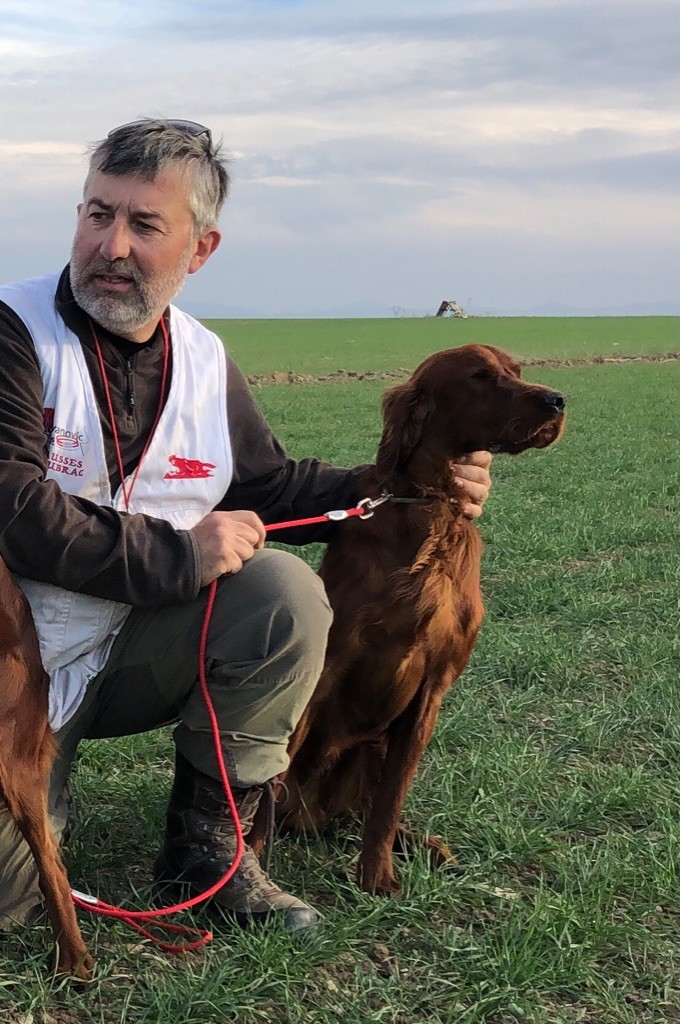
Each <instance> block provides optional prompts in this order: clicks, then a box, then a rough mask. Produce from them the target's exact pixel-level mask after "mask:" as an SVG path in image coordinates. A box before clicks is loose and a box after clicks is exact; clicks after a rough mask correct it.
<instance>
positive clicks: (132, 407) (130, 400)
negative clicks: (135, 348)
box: [125, 356, 135, 416]
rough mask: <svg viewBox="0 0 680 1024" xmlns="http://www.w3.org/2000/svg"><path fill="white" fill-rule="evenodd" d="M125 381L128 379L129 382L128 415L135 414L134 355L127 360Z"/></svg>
mask: <svg viewBox="0 0 680 1024" xmlns="http://www.w3.org/2000/svg"><path fill="white" fill-rule="evenodd" d="M125 381H126V384H127V389H126V398H127V408H128V416H134V413H135V389H134V384H133V374H132V356H129V357H128V358H127V359H126V360H125Z"/></svg>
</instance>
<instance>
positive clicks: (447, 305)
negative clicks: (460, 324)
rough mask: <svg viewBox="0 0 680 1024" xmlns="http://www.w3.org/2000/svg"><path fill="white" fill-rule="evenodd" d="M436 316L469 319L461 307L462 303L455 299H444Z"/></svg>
mask: <svg viewBox="0 0 680 1024" xmlns="http://www.w3.org/2000/svg"><path fill="white" fill-rule="evenodd" d="M435 316H459V317H462V318H463V319H465V318H466V317H467V313H466V312H465V310H464V309H463V307H462V306H461V304H460V302H456V300H455V299H444V301H443V302H442V303H441V305H440V306H439V309H438V310H437V312H436V313H435Z"/></svg>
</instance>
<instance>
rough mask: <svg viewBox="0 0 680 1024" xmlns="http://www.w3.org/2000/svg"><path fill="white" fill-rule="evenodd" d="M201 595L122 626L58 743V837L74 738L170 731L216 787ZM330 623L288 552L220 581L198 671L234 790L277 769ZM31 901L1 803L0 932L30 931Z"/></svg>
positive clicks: (32, 885)
mask: <svg viewBox="0 0 680 1024" xmlns="http://www.w3.org/2000/svg"><path fill="white" fill-rule="evenodd" d="M207 593H208V591H207V590H203V591H202V592H201V594H200V595H199V597H198V598H196V600H195V601H191V602H187V603H186V604H181V605H169V606H168V607H165V608H154V609H134V610H133V611H132V612H131V613H130V615H129V616H128V618H127V620H126V622H125V625H124V626H123V629H122V631H121V633H120V634H119V636H118V637H117V639H116V641H115V643H114V646H113V648H112V651H111V655H110V657H109V659H108V662H107V664H106V666H105V667H104V669H103V670H102V672H100V673H99V675H98V676H96V677H95V678H94V679H93V680H92V682H91V683H90V685H89V687H88V689H87V693H86V696H85V699H84V701H83V703H82V704H81V706H80V707H79V708H78V710H77V712H76V714H75V715H74V716H73V718H71V719H70V721H69V722H67V723H66V725H65V726H63V728H62V729H61V730H60V731H59V732H58V733H57V736H56V740H57V747H58V754H57V758H56V760H55V764H54V767H53V771H52V776H51V784H50V797H49V810H50V820H51V822H52V825H53V828H54V830H55V832H56V834H57V835H58V836H61V834H62V832H63V830H64V828H65V826H66V822H67V817H68V799H67V788H66V783H67V782H68V778H69V775H70V771H71V765H72V763H73V759H74V756H75V753H76V749H77V747H78V743H79V742H80V740H81V739H99V738H104V737H109V736H128V735H131V734H132V733H139V732H146V731H148V730H150V729H157V728H159V727H160V726H162V725H167V724H169V723H172V722H176V723H177V725H176V727H175V730H174V739H175V743H176V745H177V748H178V749H179V751H180V752H181V753H182V754H183V755H184V757H185V758H186V759H187V760H188V761H189V762H190V763H191V764H193V765H194V767H195V768H198V769H199V770H200V771H202V772H204V773H205V774H207V775H211V776H213V777H215V778H219V771H218V768H217V764H216V760H215V752H214V747H213V739H212V734H211V731H210V724H209V720H208V715H207V712H206V709H205V705H204V702H203V697H202V695H201V691H200V687H199V685H198V645H199V638H200V633H201V626H202V622H203V614H204V611H205V605H206V600H207ZM330 623H331V611H330V608H329V606H328V602H327V600H326V595H325V592H324V589H323V585H322V583H321V581H320V580H319V578H318V577H317V576H316V575H315V574H314V573H313V572H312V570H311V569H310V568H309V567H308V566H307V565H306V564H305V563H304V562H303V561H301V559H299V558H296V557H295V556H294V555H291V554H288V553H287V552H284V551H277V550H272V549H265V550H263V551H258V552H256V553H255V555H254V556H253V558H252V559H250V560H249V561H248V562H246V563H244V566H243V568H242V569H241V570H240V572H238V573H236V574H235V575H233V576H228V577H225V578H223V579H221V580H220V583H219V586H218V590H217V597H216V601H215V607H214V610H213V615H212V620H211V625H210V631H209V633H208V644H207V651H206V668H207V679H208V688H209V691H210V695H211V698H212V701H213V705H214V708H215V712H216V714H217V720H218V723H219V727H220V735H221V740H222V751H223V754H224V759H225V763H226V765H227V771H228V773H229V777H230V781H231V782H232V784H235V785H238V786H239V787H248V786H251V785H256V784H258V783H262V782H265V781H266V780H267V779H270V778H272V777H273V776H274V775H278V774H279V773H280V772H282V771H283V770H284V769H285V768H286V767H287V765H288V756H287V753H286V748H287V744H288V739H289V737H290V735H291V733H292V731H293V729H294V728H295V725H296V723H297V721H298V719H299V718H300V716H301V714H302V712H303V710H304V708H305V706H306V705H307V702H308V701H309V698H310V696H311V694H312V691H313V689H314V686H315V685H316V682H317V680H318V678H319V675H320V673H321V668H322V665H323V658H324V651H325V646H326V638H327V635H328V630H329V627H330ZM159 841H160V837H159ZM41 901H42V895H41V893H40V890H39V887H38V880H37V873H36V871H35V866H34V862H33V858H32V856H31V853H30V851H29V849H28V847H27V845H26V843H25V842H24V840H23V839H22V837H21V836H20V834H19V833H18V831H17V829H16V827H15V825H14V822H13V821H12V819H11V818H10V816H9V814H8V812H7V810H6V808H4V807H3V806H2V805H0V929H3V928H5V929H6V928H9V927H11V926H12V925H13V924H17V923H22V922H26V921H29V920H30V919H31V916H32V914H33V913H34V912H35V911H36V910H37V909H39V908H40V904H41Z"/></svg>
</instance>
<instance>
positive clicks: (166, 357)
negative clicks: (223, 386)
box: [87, 317, 170, 512]
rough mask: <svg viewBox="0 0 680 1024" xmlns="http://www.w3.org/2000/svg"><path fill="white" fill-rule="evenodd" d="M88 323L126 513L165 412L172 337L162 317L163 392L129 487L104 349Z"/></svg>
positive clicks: (160, 321)
mask: <svg viewBox="0 0 680 1024" xmlns="http://www.w3.org/2000/svg"><path fill="white" fill-rule="evenodd" d="M87 322H88V323H89V325H90V330H91V331H92V337H93V339H94V347H95V351H96V353H97V360H98V361H99V372H100V373H101V376H102V384H103V386H104V394H105V396H106V409H107V412H108V414H109V421H110V423H111V433H112V434H113V447H114V450H115V452H116V461H117V463H118V473H119V474H120V486H121V490H122V492H123V501H124V503H125V511H126V512H129V511H130V500H131V498H132V490H133V488H134V486H135V484H136V482H137V476H138V475H139V471H140V469H141V467H142V462H143V461H144V459H145V457H146V453H147V451H148V450H149V445H150V444H151V439H152V438H153V435H154V433H155V431H156V427H157V426H158V421H159V420H160V418H161V413H162V412H163V402H164V400H165V387H166V384H167V379H168V368H169V364H170V335H169V334H168V329H167V327H166V326H165V320H164V319H163V317H161V318H160V320H159V321H158V323H159V325H160V329H161V333H162V335H163V373H162V376H161V392H160V395H159V397H158V408H157V409H156V416H155V418H154V421H153V425H152V427H151V430H150V431H149V433H148V436H147V439H146V443H145V445H144V448H143V450H142V454H141V455H140V457H139V462H138V463H137V467H136V469H135V471H134V473H133V474H132V480H131V481H130V486H129V487H128V486H127V483H126V480H125V469H124V467H123V454H122V452H121V447H120V438H119V436H118V427H117V425H116V416H115V413H114V411H113V402H112V401H111V391H110V388H109V381H108V378H107V376H106V366H105V364H104V357H103V355H102V347H101V345H100V344H99V338H98V337H97V332H96V331H95V329H94V324H93V323H92V320H90V318H89V317H88V318H87Z"/></svg>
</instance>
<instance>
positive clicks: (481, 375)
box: [472, 370, 493, 380]
mask: <svg viewBox="0 0 680 1024" xmlns="http://www.w3.org/2000/svg"><path fill="white" fill-rule="evenodd" d="M472 377H473V379H474V380H491V378H492V377H493V374H492V373H491V371H490V370H475V372H474V373H473V374H472Z"/></svg>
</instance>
